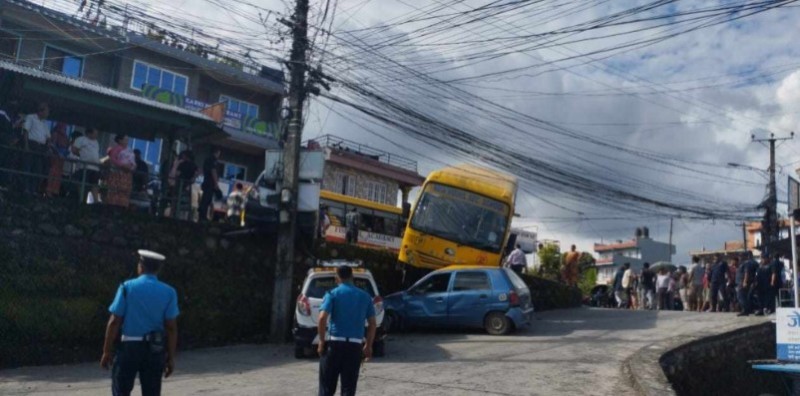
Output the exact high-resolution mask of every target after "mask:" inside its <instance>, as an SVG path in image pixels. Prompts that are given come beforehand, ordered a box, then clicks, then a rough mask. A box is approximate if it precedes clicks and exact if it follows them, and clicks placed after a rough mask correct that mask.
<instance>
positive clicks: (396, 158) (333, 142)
mask: <svg viewBox="0 0 800 396" xmlns="http://www.w3.org/2000/svg"><path fill="white" fill-rule="evenodd" d="M311 142H314V143H316V144H318V145H320V146H322V147H327V148H330V149H333V150H336V151H339V152H343V153H350V154H356V155H361V156H364V157H367V158H370V159H373V160H375V161H379V162H382V163H384V164H387V165H392V166H396V167H398V168H402V169H405V170H409V171H412V172H414V173H417V161H414V160H412V159H409V158H406V157H403V156H400V155H397V154H392V153H389V152H386V151H383V150H378V149H376V148H372V147H370V146H367V145H364V144H361V143H358V142H354V141H352V140H347V139H342V138H340V137H337V136H333V135H323V136H320V137H318V138H316V139H309V140H307V141H306V142H305V143H304V144H305V145H306V146H308V144H309V143H311Z"/></svg>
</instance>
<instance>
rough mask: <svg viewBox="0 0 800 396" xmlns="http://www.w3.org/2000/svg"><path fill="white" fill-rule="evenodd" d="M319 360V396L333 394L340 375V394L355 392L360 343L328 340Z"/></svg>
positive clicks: (331, 395)
mask: <svg viewBox="0 0 800 396" xmlns="http://www.w3.org/2000/svg"><path fill="white" fill-rule="evenodd" d="M325 348H326V350H325V353H324V354H323V355H322V357H321V358H320V360H319V396H333V394H334V393H336V383H337V382H338V381H339V377H340V376H341V377H342V393H341V395H342V396H353V395H355V394H356V385H357V384H358V369H359V368H360V367H361V348H362V347H361V344H356V343H353V342H345V341H328V343H327V344H325Z"/></svg>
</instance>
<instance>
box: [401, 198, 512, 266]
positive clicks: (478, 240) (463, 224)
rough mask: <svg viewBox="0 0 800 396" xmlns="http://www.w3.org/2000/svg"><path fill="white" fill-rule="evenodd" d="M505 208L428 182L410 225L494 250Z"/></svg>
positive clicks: (504, 225) (501, 234)
mask: <svg viewBox="0 0 800 396" xmlns="http://www.w3.org/2000/svg"><path fill="white" fill-rule="evenodd" d="M508 212H509V210H508V205H506V204H505V203H502V202H500V201H497V200H494V199H491V198H487V197H484V196H482V195H479V194H475V193H473V192H469V191H465V190H462V189H459V188H455V187H450V186H445V185H442V184H436V183H429V184H428V185H427V186H426V187H425V191H424V192H423V193H422V196H421V197H420V199H419V203H418V204H417V207H416V209H415V211H414V214H413V217H412V218H411V228H413V229H415V230H417V231H419V232H422V233H425V234H430V235H433V236H437V237H440V238H444V239H447V240H450V241H453V242H456V243H458V244H460V245H466V246H470V247H474V248H476V249H480V250H485V251H490V252H494V253H497V252H499V251H500V248H501V247H502V244H503V237H504V236H505V233H506V228H507V221H506V218H507V217H508Z"/></svg>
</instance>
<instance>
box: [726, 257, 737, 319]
mask: <svg viewBox="0 0 800 396" xmlns="http://www.w3.org/2000/svg"><path fill="white" fill-rule="evenodd" d="M739 265H740V264H739V258H738V257H733V258H731V260H730V265H728V283H727V285H726V286H725V302H724V304H723V307H724V311H725V312H736V311H738V310H739V309H738V308H739V307H738V303H737V301H738V299H737V297H736V273H737V272H738V270H739Z"/></svg>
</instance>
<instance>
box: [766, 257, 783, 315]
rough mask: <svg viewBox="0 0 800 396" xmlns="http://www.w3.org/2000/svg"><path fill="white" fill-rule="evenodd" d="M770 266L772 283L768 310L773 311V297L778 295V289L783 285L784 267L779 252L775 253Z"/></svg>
mask: <svg viewBox="0 0 800 396" xmlns="http://www.w3.org/2000/svg"><path fill="white" fill-rule="evenodd" d="M770 266H771V267H772V280H771V282H770V284H771V285H772V302H771V304H772V305H771V308H770V310H771V311H772V312H775V298H776V297H778V296H779V295H780V290H781V288H782V287H783V271H784V268H785V266H784V265H783V259H782V257H781V255H780V254H776V255H775V259H774V260H772V263H771V264H770Z"/></svg>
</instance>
